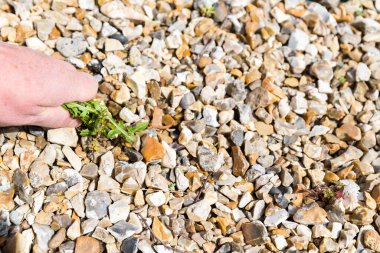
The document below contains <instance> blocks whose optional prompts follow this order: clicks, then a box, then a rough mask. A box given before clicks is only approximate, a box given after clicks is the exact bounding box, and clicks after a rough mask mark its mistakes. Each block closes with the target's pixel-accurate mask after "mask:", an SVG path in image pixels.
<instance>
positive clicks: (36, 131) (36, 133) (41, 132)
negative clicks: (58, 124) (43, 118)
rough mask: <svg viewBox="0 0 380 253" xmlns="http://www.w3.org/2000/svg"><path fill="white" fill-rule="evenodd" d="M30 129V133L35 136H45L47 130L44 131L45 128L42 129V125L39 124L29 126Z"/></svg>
mask: <svg viewBox="0 0 380 253" xmlns="http://www.w3.org/2000/svg"><path fill="white" fill-rule="evenodd" d="M28 129H29V133H30V134H33V135H34V136H40V137H44V135H45V132H44V130H43V129H42V127H38V126H29V127H28Z"/></svg>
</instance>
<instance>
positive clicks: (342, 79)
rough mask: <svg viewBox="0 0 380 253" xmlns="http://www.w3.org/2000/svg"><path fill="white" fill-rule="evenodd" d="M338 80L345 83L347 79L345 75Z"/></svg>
mask: <svg viewBox="0 0 380 253" xmlns="http://www.w3.org/2000/svg"><path fill="white" fill-rule="evenodd" d="M338 80H339V82H340V83H341V84H344V83H345V82H346V81H347V79H346V78H345V77H344V76H341V77H339V78H338Z"/></svg>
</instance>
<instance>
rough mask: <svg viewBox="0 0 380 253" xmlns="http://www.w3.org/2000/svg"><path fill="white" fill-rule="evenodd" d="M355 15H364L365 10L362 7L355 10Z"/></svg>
mask: <svg viewBox="0 0 380 253" xmlns="http://www.w3.org/2000/svg"><path fill="white" fill-rule="evenodd" d="M355 16H361V17H363V16H364V11H363V10H361V9H357V10H356V11H355Z"/></svg>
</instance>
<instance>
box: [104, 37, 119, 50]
mask: <svg viewBox="0 0 380 253" xmlns="http://www.w3.org/2000/svg"><path fill="white" fill-rule="evenodd" d="M104 44H105V45H104V47H105V50H106V52H111V51H117V50H124V46H123V44H121V42H120V41H118V40H115V39H108V38H107V39H106V41H105V43H104Z"/></svg>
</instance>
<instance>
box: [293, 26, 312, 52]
mask: <svg viewBox="0 0 380 253" xmlns="http://www.w3.org/2000/svg"><path fill="white" fill-rule="evenodd" d="M309 44H310V39H309V35H307V34H306V33H305V32H304V31H302V30H300V29H295V30H294V31H293V32H292V33H291V34H290V38H289V42H288V46H289V47H290V49H292V50H300V51H304V50H306V48H307V46H308V45H309Z"/></svg>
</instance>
